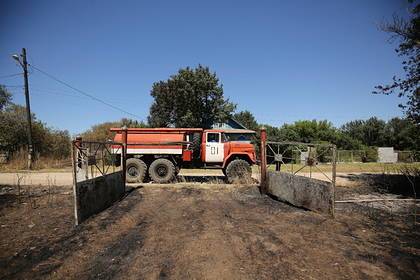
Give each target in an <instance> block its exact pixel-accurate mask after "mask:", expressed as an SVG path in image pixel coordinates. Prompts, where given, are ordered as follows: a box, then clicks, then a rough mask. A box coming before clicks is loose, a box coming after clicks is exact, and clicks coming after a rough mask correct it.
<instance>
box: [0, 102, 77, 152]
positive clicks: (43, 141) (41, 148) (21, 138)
mask: <svg viewBox="0 0 420 280" xmlns="http://www.w3.org/2000/svg"><path fill="white" fill-rule="evenodd" d="M26 129H27V120H26V109H25V107H23V106H20V105H16V104H13V103H10V104H9V105H7V106H6V107H5V108H4V109H3V110H2V111H0V149H1V150H4V151H8V152H11V153H14V152H16V151H19V150H21V149H26V148H27V143H28V142H27V131H26ZM32 140H33V145H34V149H35V153H36V154H37V155H40V156H48V157H54V158H66V157H68V156H69V155H70V135H69V133H68V131H62V130H53V129H51V128H48V127H47V126H46V124H44V123H43V122H41V121H40V120H38V119H37V118H36V116H35V114H32Z"/></svg>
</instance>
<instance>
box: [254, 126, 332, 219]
mask: <svg viewBox="0 0 420 280" xmlns="http://www.w3.org/2000/svg"><path fill="white" fill-rule="evenodd" d="M260 149H261V186H262V190H263V192H265V193H267V194H270V195H273V196H275V197H276V198H278V199H280V200H284V201H287V202H289V203H291V204H293V205H295V206H299V207H303V208H306V209H310V210H314V211H317V212H321V213H326V214H330V215H332V216H334V193H335V182H336V146H335V145H333V144H329V143H325V144H324V143H300V142H271V141H266V133H265V130H262V131H261V147H260Z"/></svg>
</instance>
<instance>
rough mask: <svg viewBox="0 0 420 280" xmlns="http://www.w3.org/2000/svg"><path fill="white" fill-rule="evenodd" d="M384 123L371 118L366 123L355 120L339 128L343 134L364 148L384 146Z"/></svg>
mask: <svg viewBox="0 0 420 280" xmlns="http://www.w3.org/2000/svg"><path fill="white" fill-rule="evenodd" d="M385 125H386V123H385V121H383V120H380V119H378V118H376V117H372V118H370V119H368V120H366V121H364V120H355V121H351V122H348V123H346V124H344V125H343V126H342V128H341V130H342V131H343V133H344V134H346V135H348V136H349V137H351V138H353V139H355V140H358V141H360V142H361V143H363V145H365V146H384V145H386V142H385V134H384V133H385Z"/></svg>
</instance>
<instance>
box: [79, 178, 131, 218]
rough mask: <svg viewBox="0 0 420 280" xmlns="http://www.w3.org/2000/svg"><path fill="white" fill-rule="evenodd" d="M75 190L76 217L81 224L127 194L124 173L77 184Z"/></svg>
mask: <svg viewBox="0 0 420 280" xmlns="http://www.w3.org/2000/svg"><path fill="white" fill-rule="evenodd" d="M74 188H75V190H74V191H75V217H76V224H80V223H81V222H83V221H84V220H86V219H87V218H89V217H90V216H92V215H94V214H96V213H99V212H101V211H102V210H104V209H106V208H108V207H109V206H111V205H112V204H113V203H114V202H115V201H118V200H119V199H121V198H122V197H123V195H124V193H125V182H124V181H123V173H122V171H118V172H114V173H110V174H106V175H104V176H100V177H96V178H92V179H88V180H85V181H81V182H77V183H76V185H75V186H74Z"/></svg>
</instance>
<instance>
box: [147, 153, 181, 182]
mask: <svg viewBox="0 0 420 280" xmlns="http://www.w3.org/2000/svg"><path fill="white" fill-rule="evenodd" d="M175 172H176V170H175V165H174V164H173V163H172V161H170V160H168V159H166V158H158V159H156V160H155V161H153V162H152V164H151V165H150V167H149V176H150V178H151V179H152V180H153V181H154V182H155V183H159V184H165V183H169V182H171V181H173V180H174V179H175Z"/></svg>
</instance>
